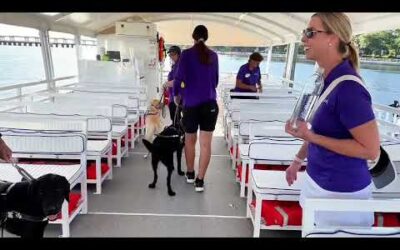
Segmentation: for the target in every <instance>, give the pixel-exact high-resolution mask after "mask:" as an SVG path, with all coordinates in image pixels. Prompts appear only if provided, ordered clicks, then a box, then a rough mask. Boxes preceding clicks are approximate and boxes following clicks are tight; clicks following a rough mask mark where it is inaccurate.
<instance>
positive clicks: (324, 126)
mask: <svg viewBox="0 0 400 250" xmlns="http://www.w3.org/2000/svg"><path fill="white" fill-rule="evenodd" d="M351 38H352V28H351V23H350V20H349V18H348V17H347V16H346V15H345V14H343V13H316V14H314V15H313V16H312V17H311V20H310V21H309V23H308V28H307V29H305V30H304V31H303V37H302V42H303V44H304V50H305V54H306V58H307V59H312V60H315V61H316V62H317V63H318V65H319V66H320V67H321V68H322V69H323V77H324V86H323V89H322V94H323V93H324V91H325V90H326V88H327V87H328V86H329V85H330V84H331V83H332V82H333V81H334V80H335V79H337V78H338V77H341V76H344V75H352V76H356V77H357V78H360V79H361V77H360V75H359V74H358V71H359V58H358V53H357V50H356V47H355V45H354V43H353V42H352V41H351ZM285 130H286V132H287V133H289V134H291V135H293V136H294V137H298V138H301V139H303V140H304V143H303V146H302V147H301V149H300V150H299V152H298V153H297V155H296V156H295V158H294V161H293V162H292V164H291V165H290V167H289V168H288V169H287V170H286V180H287V182H288V184H289V185H291V184H292V183H293V182H294V181H295V180H296V178H297V172H298V171H299V169H300V167H301V164H302V162H303V160H304V159H305V158H306V157H307V167H306V173H305V176H304V179H303V181H304V182H303V183H302V189H301V193H300V204H301V205H302V206H304V202H305V199H306V198H340V199H369V198H371V196H372V185H373V184H372V182H371V175H370V173H369V171H368V166H367V160H375V159H377V157H379V154H380V148H379V145H380V140H379V132H378V127H377V122H376V120H375V116H374V113H373V110H372V101H371V96H370V94H369V93H368V91H367V90H366V88H365V87H364V86H363V85H362V82H357V81H355V80H345V81H342V82H341V83H340V84H339V85H337V86H336V87H335V88H334V89H333V90H332V92H330V94H328V95H327V97H326V99H325V100H324V101H323V102H322V103H321V105H320V106H319V108H317V109H316V111H315V113H314V116H313V118H312V120H311V129H308V127H307V123H306V122H301V121H298V122H297V128H296V129H293V128H292V127H291V126H290V124H289V122H288V123H287V124H286V127H285ZM355 205H356V204H355ZM373 222H374V218H373V213H372V212H371V213H370V212H328V211H320V212H317V213H316V214H315V223H316V225H322V226H371V225H372V224H373Z"/></svg>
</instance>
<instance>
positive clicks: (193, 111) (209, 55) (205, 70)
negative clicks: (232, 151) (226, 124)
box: [174, 25, 219, 192]
mask: <svg viewBox="0 0 400 250" xmlns="http://www.w3.org/2000/svg"><path fill="white" fill-rule="evenodd" d="M192 37H193V39H194V45H193V46H192V47H191V48H189V49H186V50H184V51H182V54H181V57H180V60H179V65H178V69H177V73H176V75H175V79H174V95H175V102H176V103H177V104H178V103H180V101H181V99H182V101H183V117H182V124H183V128H184V130H185V157H186V166H187V172H186V181H187V182H188V183H194V185H195V190H196V191H198V192H202V191H203V190H204V177H205V175H206V171H207V168H208V164H209V162H210V158H211V140H212V135H213V131H214V130H215V124H216V123H217V118H218V112H219V108H218V104H217V101H216V98H217V93H216V88H217V85H218V77H219V76H218V56H217V54H216V53H215V52H214V51H212V50H211V49H209V48H208V47H207V46H206V44H205V42H206V41H207V39H208V30H207V28H206V27H205V26H204V25H198V26H196V27H195V29H194V31H193V34H192ZM178 91H180V92H181V95H178V93H179V92H178ZM199 127H200V160H199V172H198V175H197V177H196V179H195V171H194V160H195V156H196V155H195V146H196V141H197V131H198V128H199Z"/></svg>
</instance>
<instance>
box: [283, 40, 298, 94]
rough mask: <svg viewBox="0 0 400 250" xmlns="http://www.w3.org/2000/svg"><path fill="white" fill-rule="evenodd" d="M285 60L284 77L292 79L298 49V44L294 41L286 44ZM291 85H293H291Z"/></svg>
mask: <svg viewBox="0 0 400 250" xmlns="http://www.w3.org/2000/svg"><path fill="white" fill-rule="evenodd" d="M288 46H289V48H288V52H287V60H286V67H285V69H286V70H285V74H284V78H285V79H289V80H292V81H293V80H294V73H295V68H296V60H297V54H298V49H299V44H298V43H296V42H293V43H290V44H288ZM292 87H293V86H292Z"/></svg>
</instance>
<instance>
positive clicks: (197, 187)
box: [194, 178, 204, 192]
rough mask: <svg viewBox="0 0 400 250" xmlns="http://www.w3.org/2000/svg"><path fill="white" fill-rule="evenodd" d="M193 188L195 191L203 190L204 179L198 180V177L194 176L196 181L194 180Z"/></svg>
mask: <svg viewBox="0 0 400 250" xmlns="http://www.w3.org/2000/svg"><path fill="white" fill-rule="evenodd" d="M194 189H195V190H196V192H203V191H204V180H200V179H199V178H196V181H195V182H194Z"/></svg>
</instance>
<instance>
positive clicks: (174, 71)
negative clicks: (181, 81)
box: [168, 59, 179, 102]
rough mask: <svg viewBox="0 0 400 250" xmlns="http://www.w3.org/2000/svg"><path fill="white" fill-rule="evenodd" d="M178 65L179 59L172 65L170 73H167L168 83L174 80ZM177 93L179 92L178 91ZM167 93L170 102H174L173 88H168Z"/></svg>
mask: <svg viewBox="0 0 400 250" xmlns="http://www.w3.org/2000/svg"><path fill="white" fill-rule="evenodd" d="M178 63H179V59H178V61H177V62H175V64H173V65H172V66H171V71H170V72H169V73H168V81H172V80H174V79H175V75H176V69H177V67H178V66H177V65H178ZM178 92H179V91H178ZM168 93H169V98H170V100H171V102H173V101H174V86H172V87H168Z"/></svg>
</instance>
